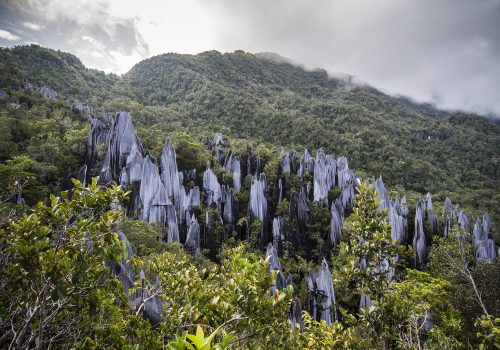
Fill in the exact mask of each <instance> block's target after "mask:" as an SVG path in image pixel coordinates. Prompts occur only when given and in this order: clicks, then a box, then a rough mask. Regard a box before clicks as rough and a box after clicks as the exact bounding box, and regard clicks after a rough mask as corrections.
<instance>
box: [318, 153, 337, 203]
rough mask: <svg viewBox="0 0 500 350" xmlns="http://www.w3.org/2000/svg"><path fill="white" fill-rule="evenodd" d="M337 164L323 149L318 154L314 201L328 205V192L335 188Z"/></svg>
mask: <svg viewBox="0 0 500 350" xmlns="http://www.w3.org/2000/svg"><path fill="white" fill-rule="evenodd" d="M336 173H337V162H336V161H335V159H333V158H332V157H331V156H330V155H328V156H327V155H325V152H324V151H323V149H321V148H320V149H319V150H318V151H317V153H316V161H315V162H314V201H315V202H321V203H324V204H325V205H328V192H329V191H330V189H331V188H332V187H333V186H335V177H336Z"/></svg>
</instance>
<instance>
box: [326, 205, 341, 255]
mask: <svg viewBox="0 0 500 350" xmlns="http://www.w3.org/2000/svg"><path fill="white" fill-rule="evenodd" d="M330 213H331V219H330V235H329V236H328V241H329V243H330V244H331V245H332V246H334V247H336V246H338V245H339V244H340V239H341V237H342V232H341V227H342V218H341V215H340V213H339V211H338V208H337V206H336V205H335V203H332V207H331V210H330Z"/></svg>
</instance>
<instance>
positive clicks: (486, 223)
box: [472, 213, 497, 262]
mask: <svg viewBox="0 0 500 350" xmlns="http://www.w3.org/2000/svg"><path fill="white" fill-rule="evenodd" d="M490 228H491V218H490V215H489V214H488V213H484V215H483V221H482V222H481V219H480V218H477V220H476V223H475V225H474V231H473V232H472V240H473V244H474V253H475V256H476V260H477V261H478V262H491V261H492V260H493V259H494V258H495V257H496V255H497V251H496V246H495V242H494V241H493V239H492V238H490V237H489V232H490Z"/></svg>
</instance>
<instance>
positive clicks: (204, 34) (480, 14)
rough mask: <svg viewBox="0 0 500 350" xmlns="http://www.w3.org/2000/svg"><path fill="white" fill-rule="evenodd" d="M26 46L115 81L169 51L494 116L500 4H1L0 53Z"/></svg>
mask: <svg viewBox="0 0 500 350" xmlns="http://www.w3.org/2000/svg"><path fill="white" fill-rule="evenodd" d="M24 43H37V44H40V45H42V46H46V47H51V48H54V49H61V50H63V51H68V52H71V53H73V54H75V55H77V56H78V57H79V58H80V59H81V60H82V62H83V63H84V64H85V65H86V66H88V67H92V68H97V69H101V70H104V71H106V72H115V73H118V74H121V73H125V72H127V71H128V70H129V69H130V68H131V67H132V66H133V65H134V64H135V63H137V62H139V61H140V60H141V59H143V58H146V57H150V56H153V55H157V54H161V53H165V52H179V53H199V52H202V51H206V50H212V49H215V50H219V51H221V52H227V51H234V50H237V49H242V50H245V51H249V52H262V51H271V52H276V53H278V54H280V55H282V56H285V57H288V58H290V59H292V60H294V61H295V62H298V63H301V64H304V65H305V66H307V67H312V68H314V67H320V68H325V69H326V70H327V71H329V72H330V73H332V74H336V73H347V74H351V75H354V76H355V77H357V78H358V79H360V80H362V81H365V82H367V83H369V84H371V85H373V86H375V87H377V88H380V89H382V90H384V91H385V92H388V93H392V94H402V95H406V96H410V97H412V98H413V99H415V100H417V101H423V102H432V103H434V104H436V105H437V106H439V107H442V108H447V109H464V110H472V111H476V112H479V113H482V114H487V113H494V114H496V115H497V116H500V0H406V1H405V0H342V1H341V0H302V1H298V0H241V1H239V0H179V1H170V0H162V1H157V0H139V1H138V0H135V1H128V0H101V1H97V0H95V1H91V0H87V1H84V0H82V1H77V0H0V45H1V46H13V45H18V44H24Z"/></svg>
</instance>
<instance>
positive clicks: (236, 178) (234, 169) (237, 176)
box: [224, 151, 241, 193]
mask: <svg viewBox="0 0 500 350" xmlns="http://www.w3.org/2000/svg"><path fill="white" fill-rule="evenodd" d="M224 168H225V169H226V170H227V171H229V172H230V173H231V174H232V176H233V190H234V192H235V193H236V192H239V191H240V189H241V167H240V157H238V156H235V155H234V154H233V152H232V151H231V152H230V153H229V154H228V156H227V157H226V160H225V162H224Z"/></svg>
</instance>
